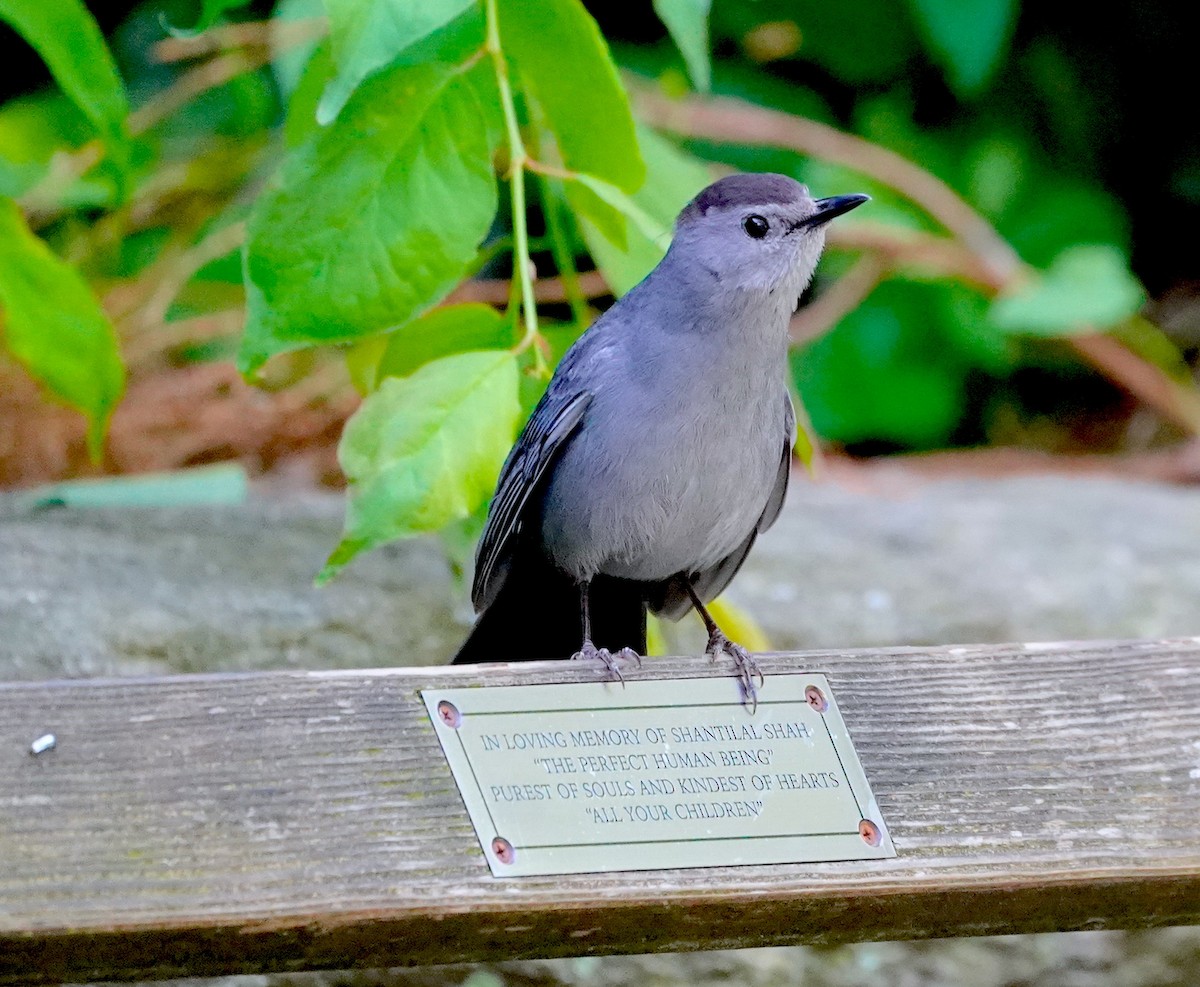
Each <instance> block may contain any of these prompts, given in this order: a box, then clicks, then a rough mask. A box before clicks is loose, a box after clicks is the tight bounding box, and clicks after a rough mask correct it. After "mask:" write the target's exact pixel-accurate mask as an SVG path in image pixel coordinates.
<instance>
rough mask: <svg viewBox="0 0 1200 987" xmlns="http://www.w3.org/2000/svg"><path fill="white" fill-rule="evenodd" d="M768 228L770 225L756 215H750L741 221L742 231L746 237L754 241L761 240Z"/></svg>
mask: <svg viewBox="0 0 1200 987" xmlns="http://www.w3.org/2000/svg"><path fill="white" fill-rule="evenodd" d="M770 228H771V224H770V223H768V222H767V221H766V220H765V219H763V218H762V216H759V215H758V214H757V213H752V214H751V215H749V216H747V217H746V218H745V219H743V220H742V229H743V230H745V231H746V236H748V237H751V238H753V239H755V240H761V239H762V238H763V237H765V236H766V235H767V230H769V229H770Z"/></svg>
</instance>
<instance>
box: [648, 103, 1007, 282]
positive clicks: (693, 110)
mask: <svg viewBox="0 0 1200 987" xmlns="http://www.w3.org/2000/svg"><path fill="white" fill-rule="evenodd" d="M629 88H630V91H631V93H632V94H633V96H634V102H635V105H636V107H637V109H638V112H639V113H640V115H641V116H642V118H643V119H645V120H646V121H647V122H649V123H651V124H653V125H654V126H656V127H660V128H662V129H664V130H668V131H671V132H673V133H676V134H682V135H684V136H689V137H707V138H711V139H715V140H719V141H726V142H730V143H738V144H756V145H760V146H766V147H782V148H787V149H788V150H792V151H797V152H799V153H801V154H807V155H811V156H813V157H817V158H821V159H822V160H824V161H831V162H834V163H835V164H840V165H845V166H846V167H847V168H853V169H854V170H855V171H859V172H862V173H863V174H866V175H870V176H871V177H872V178H877V179H878V180H879V181H881V182H883V183H884V184H885V185H888V186H890V187H892V188H894V189H895V190H896V191H898V192H900V193H901V194H903V195H904V196H906V197H907V198H909V199H911V200H912V201H913V202H915V203H917V204H918V205H919V206H921V208H923V209H924V210H925V211H926V212H928V213H929V215H930V216H932V217H933V218H934V219H936V220H937V221H938V222H939V223H941V224H942V225H943V226H944V227H945V228H946V229H947V230H948V231H950V232H951V233H953V234H954V236H956V237H957V238H958V239H960V240H962V242H963V243H964V244H965V245H966V246H967V247H968V248H969V249H970V250H971V251H972V252H973V253H975V254H976V255H977V256H978V257H979V258H980V259H981V260H982V261H983V262H984V263H985V264H986V266H987V268H988V270H989V271H991V272H992V275H993V278H994V280H996V281H998V282H1000V283H1005V282H1007V281H1008V280H1009V279H1010V278H1012V277H1013V276H1014V275H1015V274H1016V273H1017V272H1018V271H1019V270H1020V269H1021V267H1022V263H1021V259H1020V257H1018V256H1017V253H1016V251H1014V250H1013V249H1012V247H1011V246H1009V244H1008V243H1007V242H1006V241H1005V240H1004V238H1003V237H1001V236H1000V235H999V234H998V233H997V232H996V231H995V229H993V228H992V226H991V224H990V223H988V221H987V220H986V219H984V218H983V217H982V216H981V215H979V213H977V212H976V211H975V210H974V209H972V208H971V206H970V205H969V204H968V203H967V202H965V201H964V200H963V199H962V197H961V196H959V194H958V193H957V192H955V191H954V189H952V188H950V186H949V185H947V184H946V183H945V182H943V181H942V180H941V179H940V178H937V177H936V176H934V175H932V174H931V173H930V172H928V171H926V170H925V169H924V168H921V167H920V166H919V165H916V164H913V163H912V162H911V161H909V160H908V159H906V158H904V157H903V156H901V155H899V154H897V153H896V152H894V151H890V150H888V149H887V148H885V147H881V146H879V145H878V144H873V143H871V142H870V141H868V140H864V139H863V138H861V137H856V136H854V135H853V134H847V133H843V132H842V131H840V130H836V129H834V128H833V127H830V126H827V125H826V124H823V123H817V122H816V121H815V120H807V119H804V118H803V117H797V116H792V115H791V114H790V113H784V112H782V111H780V110H771V109H767V108H766V107H762V106H755V105H753V104H750V103H744V102H742V101H741V100H736V99H727V98H717V99H705V98H699V97H691V98H686V99H681V100H674V99H668V98H667V97H666V96H663V95H662V94H661V93H659V92H657V91H656V90H654V89H652V88H651V87H649V86H647V85H646V84H645V83H641V82H637V81H635V80H632V79H630V80H629Z"/></svg>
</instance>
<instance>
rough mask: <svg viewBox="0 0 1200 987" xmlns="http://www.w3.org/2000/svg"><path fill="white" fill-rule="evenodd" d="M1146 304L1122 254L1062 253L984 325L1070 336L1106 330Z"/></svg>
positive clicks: (995, 308)
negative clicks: (989, 323)
mask: <svg viewBox="0 0 1200 987" xmlns="http://www.w3.org/2000/svg"><path fill="white" fill-rule="evenodd" d="M1144 300H1145V292H1143V290H1142V286H1141V284H1140V283H1139V282H1138V280H1137V278H1135V277H1134V276H1133V275H1132V274H1131V273H1130V271H1129V265H1128V264H1127V263H1126V261H1125V257H1124V255H1123V254H1122V253H1121V251H1119V250H1118V249H1117V248H1116V247H1112V246H1108V245H1105V244H1089V245H1085V246H1079V247H1071V248H1070V249H1068V250H1064V251H1063V252H1062V253H1061V254H1059V255H1058V257H1056V258H1055V260H1054V262H1053V263H1052V264H1051V265H1050V267H1049V269H1048V270H1047V271H1045V272H1044V273H1043V274H1042V275H1041V276H1040V277H1037V278H1034V279H1031V280H1030V281H1028V282H1026V283H1025V284H1023V285H1021V286H1020V287H1018V288H1017V289H1016V290H1015V291H1011V292H1008V293H1006V294H1004V295H1001V296H1000V297H999V298H997V299H996V300H995V301H994V302H993V303H992V307H991V310H990V311H989V312H988V319H989V321H990V322H991V323H992V325H994V326H996V328H998V329H1001V330H1002V331H1004V332H1010V333H1021V334H1025V335H1031V336H1070V335H1074V334H1076V333H1086V332H1096V331H1098V330H1103V329H1108V328H1110V327H1111V326H1114V325H1116V324H1117V323H1118V322H1122V321H1124V320H1125V319H1127V318H1129V316H1131V315H1133V314H1134V313H1135V312H1136V311H1137V310H1138V309H1139V308H1140V307H1141V305H1142V302H1143V301H1144Z"/></svg>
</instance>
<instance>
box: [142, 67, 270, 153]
mask: <svg viewBox="0 0 1200 987" xmlns="http://www.w3.org/2000/svg"><path fill="white" fill-rule="evenodd" d="M270 58H271V55H270V52H267V51H255V52H253V53H251V52H249V51H244V50H239V51H231V52H229V53H227V54H224V55H218V56H217V57H216V58H212V59H210V60H209V61H207V62H203V63H202V64H200V65H197V66H196V67H195V68H193V69H190V70H189V71H187V72H186V73H184V74H183V75H182V76H180V77H179V78H178V79H176V80H175V82H173V83H172V84H171V85H170V86H168V87H167V88H166V89H164V90H163V91H162V92H160V93H158V94H157V95H156V96H154V97H153V98H152V99H150V100H149V101H148V102H146V103H145V104H144V105H142V106H141V107H139V108H138V109H136V110H134V111H133V112H132V113H130V114H129V132H130V133H131V134H134V135H135V136H136V135H138V134H144V133H145V132H146V131H147V130H150V129H151V128H152V127H155V126H157V125H158V124H159V123H161V122H162V121H163V120H165V119H166V118H167V117H169V116H170V115H171V114H172V113H175V112H176V111H177V110H180V109H182V108H183V107H184V106H186V105H187V104H188V103H190V102H191V101H192V100H193V99H195V98H196V97H197V96H199V95H201V94H202V93H205V92H208V90H210V89H216V88H217V87H219V86H223V85H225V83H227V82H232V81H233V80H234V79H236V78H237V77H238V76H239V75H244V74H245V73H247V72H252V71H254V70H255V69H257V68H259V67H261V66H262V65H265V64H266V63H267V62H268V61H270Z"/></svg>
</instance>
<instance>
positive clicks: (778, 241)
mask: <svg viewBox="0 0 1200 987" xmlns="http://www.w3.org/2000/svg"><path fill="white" fill-rule="evenodd" d="M869 198H870V196H867V195H861V194H853V195H836V196H832V197H831V198H828V199H814V198H813V197H812V196H811V195H809V193H808V189H807V188H806V187H805V186H804V185H801V184H800V183H799V182H797V181H796V180H795V179H792V178H788V177H787V176H786V175H775V174H742V175H729V176H727V177H725V178H722V179H719V180H718V181H715V182H713V183H712V184H711V185H709V186H708V187H707V188H705V189H704V190H703V191H701V192H700V193H699V194H698V195H697V196H696V197H695V198H694V199H692V201H691V202H689V203H688V204H687V205H686V206H685V207H684V209H683V211H682V212H681V213H680V214H679V219H678V220H677V221H676V223H675V241H676V243H678V244H679V250H680V252H685V253H687V254H688V255H689V257H690V259H691V261H692V262H693V263H698V264H700V265H701V266H702V267H703V268H704V269H706V270H708V271H710V273H712V274H713V275H714V277H715V278H716V280H718V281H727V282H728V283H729V285H730V286H731V287H744V288H765V289H768V290H771V291H773V290H774V289H775V288H776V287H779V286H781V285H783V284H784V283H785V282H795V283H796V284H798V285H799V289H798V291H799V290H803V287H804V286H805V285H807V283H808V281H809V279H810V278H811V277H812V273H813V270H814V268H815V267H816V264H817V260H818V258H819V257H820V255H821V250H822V248H823V247H824V245H825V231H824V227H825V224H826V223H828V222H829V221H830V220H831V219H833V218H834V217H836V216H840V215H842V214H843V213H846V212H849V211H850V210H851V209H854V208H855V207H857V206H860V205H862V204H863V203H864V202H866V201H867V200H868V199H869ZM673 247H674V244H673ZM797 293H798V292H797Z"/></svg>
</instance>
